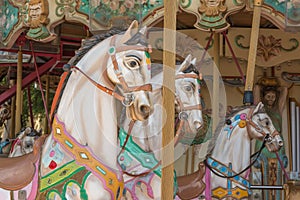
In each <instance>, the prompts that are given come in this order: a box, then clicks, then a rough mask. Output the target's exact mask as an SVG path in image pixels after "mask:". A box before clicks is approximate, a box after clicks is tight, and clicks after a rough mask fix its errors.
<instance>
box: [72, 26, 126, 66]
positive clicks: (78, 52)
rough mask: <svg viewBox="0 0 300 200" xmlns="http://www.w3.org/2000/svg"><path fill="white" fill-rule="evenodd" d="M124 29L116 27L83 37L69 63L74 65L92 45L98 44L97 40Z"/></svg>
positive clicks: (100, 40)
mask: <svg viewBox="0 0 300 200" xmlns="http://www.w3.org/2000/svg"><path fill="white" fill-rule="evenodd" d="M124 31H125V29H117V28H112V29H110V30H109V31H107V32H105V33H101V34H97V35H94V36H92V37H90V38H87V39H83V40H82V41H81V47H80V48H79V49H78V50H76V51H75V56H73V57H72V58H71V59H70V60H69V62H68V63H69V64H70V65H71V66H72V65H76V64H77V63H78V62H79V61H80V60H81V58H82V57H83V56H84V55H85V54H86V53H87V52H88V51H89V50H90V49H91V48H92V47H94V46H95V45H96V44H98V43H99V42H102V41H103V40H105V39H106V38H109V37H111V36H113V35H117V34H120V33H122V32H124Z"/></svg>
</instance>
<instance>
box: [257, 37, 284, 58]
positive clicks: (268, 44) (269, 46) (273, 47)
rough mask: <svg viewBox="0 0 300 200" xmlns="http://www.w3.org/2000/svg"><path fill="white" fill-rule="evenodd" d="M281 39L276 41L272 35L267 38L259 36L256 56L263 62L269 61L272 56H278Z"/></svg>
mask: <svg viewBox="0 0 300 200" xmlns="http://www.w3.org/2000/svg"><path fill="white" fill-rule="evenodd" d="M281 49H282V47H281V39H276V38H275V37H274V36H273V35H269V36H268V37H266V36H264V35H260V36H259V38H258V44H257V56H260V57H262V58H263V59H264V61H269V60H270V59H271V58H272V57H273V56H278V55H279V54H280V51H281Z"/></svg>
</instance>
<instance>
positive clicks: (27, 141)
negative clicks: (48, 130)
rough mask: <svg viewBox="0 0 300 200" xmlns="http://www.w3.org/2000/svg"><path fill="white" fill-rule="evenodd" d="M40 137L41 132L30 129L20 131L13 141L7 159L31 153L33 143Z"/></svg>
mask: <svg viewBox="0 0 300 200" xmlns="http://www.w3.org/2000/svg"><path fill="white" fill-rule="evenodd" d="M40 136H41V132H38V131H36V130H35V129H33V128H31V127H27V128H25V129H22V130H21V131H20V133H18V136H17V138H16V139H15V140H14V142H13V144H12V147H11V150H10V153H9V155H8V157H17V156H22V155H25V154H28V153H30V152H32V151H33V147H34V142H35V141H36V140H37V139H38V138H39V137H40Z"/></svg>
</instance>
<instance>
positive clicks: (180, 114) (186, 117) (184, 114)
mask: <svg viewBox="0 0 300 200" xmlns="http://www.w3.org/2000/svg"><path fill="white" fill-rule="evenodd" d="M178 117H179V119H180V120H187V119H188V114H187V113H186V112H180V113H179V115H178Z"/></svg>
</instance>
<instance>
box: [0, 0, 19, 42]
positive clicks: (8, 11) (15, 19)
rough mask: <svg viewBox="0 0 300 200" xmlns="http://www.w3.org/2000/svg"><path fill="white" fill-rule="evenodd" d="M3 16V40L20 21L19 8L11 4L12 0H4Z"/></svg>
mask: <svg viewBox="0 0 300 200" xmlns="http://www.w3.org/2000/svg"><path fill="white" fill-rule="evenodd" d="M2 11H3V12H2V13H3V14H2V16H0V18H1V19H4V20H3V22H4V24H3V27H0V29H2V41H3V40H5V39H6V38H7V37H8V35H9V34H10V32H11V31H12V30H13V29H14V27H15V26H16V25H17V24H18V23H19V13H20V14H21V12H19V8H17V7H14V6H13V5H12V4H11V1H4V5H3V7H2Z"/></svg>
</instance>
